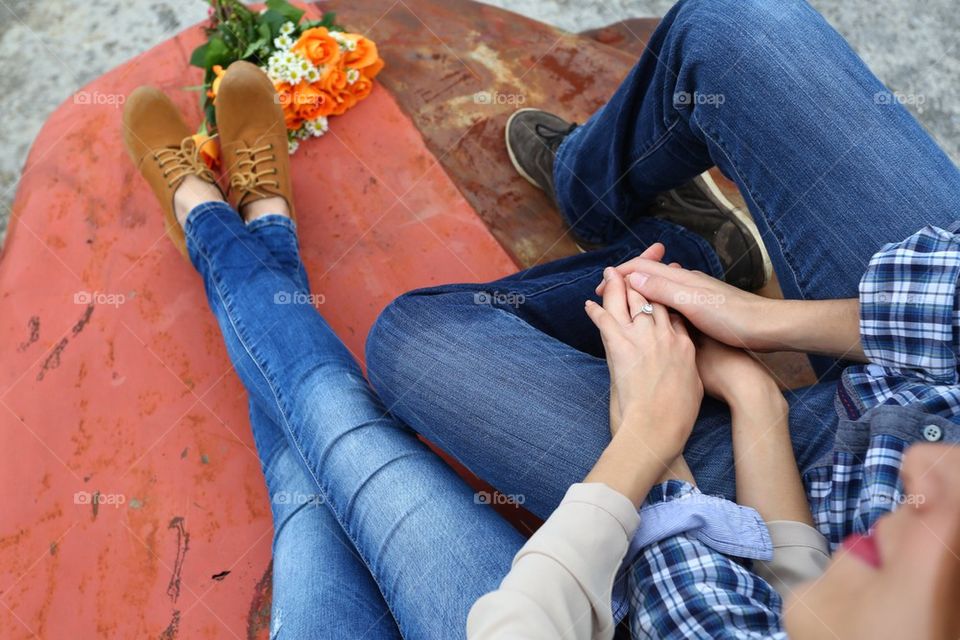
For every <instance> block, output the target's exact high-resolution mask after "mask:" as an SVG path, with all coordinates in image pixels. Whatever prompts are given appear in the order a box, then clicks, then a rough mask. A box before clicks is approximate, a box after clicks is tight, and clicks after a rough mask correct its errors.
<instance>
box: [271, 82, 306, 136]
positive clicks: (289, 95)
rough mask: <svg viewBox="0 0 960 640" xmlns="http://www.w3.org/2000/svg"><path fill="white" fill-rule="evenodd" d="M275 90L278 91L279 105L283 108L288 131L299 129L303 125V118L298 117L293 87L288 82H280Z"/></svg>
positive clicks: (275, 86)
mask: <svg viewBox="0 0 960 640" xmlns="http://www.w3.org/2000/svg"><path fill="white" fill-rule="evenodd" d="M274 88H275V89H276V90H277V103H278V104H279V105H280V106H281V107H282V108H283V119H284V122H285V123H286V125H287V129H289V130H291V131H293V130H296V129H299V128H300V125H302V124H303V118H301V117H300V116H298V115H297V105H296V103H295V99H296V96H295V95H294V93H295V92H294V88H293V86H292V85H291V84H290V83H288V82H278V83H277V84H275V85H274Z"/></svg>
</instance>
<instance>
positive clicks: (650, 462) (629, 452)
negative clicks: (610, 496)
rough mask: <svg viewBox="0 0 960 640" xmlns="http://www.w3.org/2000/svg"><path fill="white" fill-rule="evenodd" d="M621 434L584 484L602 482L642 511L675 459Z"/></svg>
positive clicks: (605, 451) (615, 437)
mask: <svg viewBox="0 0 960 640" xmlns="http://www.w3.org/2000/svg"><path fill="white" fill-rule="evenodd" d="M620 433H621V432H619V431H618V432H617V435H616V436H614V439H613V440H612V441H611V442H610V444H609V445H607V448H606V449H604V450H603V453H602V454H600V458H599V459H598V460H597V463H596V464H595V465H594V466H593V469H591V470H590V473H589V474H587V477H586V478H585V479H584V482H602V483H603V484H605V485H607V486H608V487H610V488H611V489H613V490H615V491H617V492H618V493H620V494H622V495H624V496H626V498H627V499H628V500H630V501H631V502H632V503H633V504H634V506H636V507H639V506H640V504H641V503H643V500H644V499H645V498H646V497H647V494H648V493H650V489H651V487H653V485H654V484H655V483H656V481H657V479H658V478H659V477H660V476H661V475H663V472H664V470H665V469H667V468H669V466H670V464H672V462H673V461H674V460H675V459H676V457H675V456H674V457H673V458H671V459H665V458H664V457H663V456H662V454H661V453H659V452H657V451H656V450H655V449H652V448H650V447H647V446H644V444H643V443H637V442H636V440H634V439H632V438H625V437H621V436H620Z"/></svg>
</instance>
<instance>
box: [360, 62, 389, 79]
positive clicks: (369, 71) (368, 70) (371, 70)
mask: <svg viewBox="0 0 960 640" xmlns="http://www.w3.org/2000/svg"><path fill="white" fill-rule="evenodd" d="M383 65H384V62H383V58H377V59H376V61H375V62H374V63H373V64H371V65H370V66H369V67H364V68H363V69H361V70H360V73H362V74H363V75H364V76H366V77H367V78H370V79H371V80H373V79H374V78H376V77H377V74H378V73H380V70H381V69H383Z"/></svg>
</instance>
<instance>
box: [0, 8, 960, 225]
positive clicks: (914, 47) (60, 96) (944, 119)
mask: <svg viewBox="0 0 960 640" xmlns="http://www.w3.org/2000/svg"><path fill="white" fill-rule="evenodd" d="M391 4H393V0H384V8H385V10H386V9H387V8H389V7H390V6H391ZM490 4H495V5H498V6H502V7H504V8H507V9H510V10H512V11H516V12H518V13H522V14H525V15H528V16H531V17H533V18H536V19H538V20H541V21H543V22H548V23H552V24H555V25H556V26H559V27H561V28H564V29H567V30H570V31H580V30H583V29H588V28H593V27H598V26H602V25H605V24H609V23H611V22H616V21H618V20H621V19H624V18H631V17H642V16H658V15H663V13H664V12H665V11H666V10H667V9H668V8H669V7H670V6H671V4H672V2H671V1H670V0H613V1H604V0H509V1H507V0H491V1H490ZM812 4H813V5H814V6H815V7H816V8H817V9H818V10H819V11H821V12H822V13H823V14H824V15H825V16H826V17H827V19H828V20H829V21H830V22H831V23H832V24H833V25H834V26H835V27H836V28H837V29H838V30H839V31H840V32H841V33H842V34H843V35H844V36H845V37H846V38H847V39H848V40H849V41H850V42H851V44H852V45H853V47H854V48H855V49H856V50H857V51H858V52H859V53H860V55H861V56H863V58H864V59H865V60H866V61H867V63H868V64H869V65H870V67H871V68H872V69H873V70H874V71H875V72H876V73H877V75H878V76H879V77H880V78H881V79H882V80H883V81H884V82H886V83H887V85H888V86H889V87H890V88H891V89H893V90H894V91H898V92H901V93H902V94H904V95H905V96H908V97H911V96H912V97H913V99H912V100H910V102H912V104H908V107H909V108H910V109H911V110H912V111H913V112H914V113H915V114H916V115H917V116H918V118H919V119H920V121H921V122H922V123H923V124H924V126H926V127H927V129H928V130H929V131H930V132H931V134H932V135H933V136H934V137H935V138H936V139H937V141H938V142H939V143H940V145H941V146H942V147H943V148H944V149H945V150H946V151H947V152H948V153H949V154H950V155H951V157H952V158H953V160H954V162H960V95H958V93H960V91H958V83H957V78H960V46H958V44H957V33H960V12H958V11H957V5H956V0H925V1H924V2H915V1H914V0H812ZM206 6H207V5H206V3H205V2H203V1H202V0H177V1H172V0H167V1H165V0H98V1H97V2H89V1H85V0H0V69H2V70H3V71H2V72H0V114H3V117H4V121H3V126H2V127H0V151H2V153H0V240H2V238H3V236H4V235H5V231H6V224H7V218H8V216H9V206H10V203H11V202H12V200H13V194H14V192H15V189H16V184H17V179H18V177H19V175H20V171H21V169H22V167H23V162H24V160H25V159H26V156H27V152H28V151H29V149H30V145H31V143H32V142H33V139H34V137H36V135H37V132H38V131H39V130H40V127H41V126H42V125H43V122H44V120H46V118H47V116H48V115H49V114H50V113H51V112H52V111H53V110H54V109H55V108H56V107H57V105H59V104H60V103H61V102H63V101H64V100H66V99H67V98H69V97H70V96H71V95H72V94H73V93H74V92H75V91H76V90H77V89H79V88H80V87H81V86H83V85H84V84H86V83H87V82H89V81H90V80H92V79H93V78H95V77H97V76H99V75H101V74H103V73H104V72H106V71H108V70H110V69H111V68H113V67H115V66H117V65H118V64H121V63H122V62H124V61H125V60H128V59H129V58H131V57H133V56H134V55H136V54H138V53H140V52H141V51H145V50H146V49H148V48H150V47H152V46H153V45H155V44H157V43H159V42H162V41H163V40H165V39H167V38H169V37H170V36H171V35H173V34H175V33H176V32H177V31H179V30H181V29H183V28H185V27H187V26H189V25H191V24H193V23H196V22H199V21H200V20H203V19H204V18H205V16H206Z"/></svg>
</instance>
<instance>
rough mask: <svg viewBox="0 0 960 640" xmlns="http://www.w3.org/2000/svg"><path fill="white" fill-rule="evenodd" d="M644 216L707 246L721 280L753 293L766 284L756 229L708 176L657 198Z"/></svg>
mask: <svg viewBox="0 0 960 640" xmlns="http://www.w3.org/2000/svg"><path fill="white" fill-rule="evenodd" d="M647 215H649V216H652V217H655V218H662V219H664V220H668V221H670V222H673V223H674V224H678V225H680V226H681V227H685V228H686V229H689V230H690V231H692V232H694V233H696V234H697V235H699V236H700V237H702V238H704V239H705V240H706V241H707V242H709V243H710V246H712V247H713V249H714V251H716V252H717V256H718V257H719V258H720V264H721V265H722V266H723V271H724V280H725V281H726V282H728V283H730V284H732V285H733V286H735V287H738V288H740V289H746V290H747V291H753V290H755V289H759V288H760V287H762V286H763V285H765V284H766V283H767V282H768V281H769V280H770V276H771V274H772V273H773V266H772V264H771V263H770V256H769V255H768V254H767V250H766V248H765V247H764V246H763V241H762V240H761V239H760V232H759V230H758V229H757V225H756V224H754V222H753V219H752V218H751V217H750V215H749V214H748V213H747V212H746V211H744V210H743V209H740V208H739V207H736V206H734V204H733V203H732V202H730V201H729V200H728V199H727V198H726V196H724V195H723V192H722V191H720V187H718V186H717V183H716V182H714V181H713V178H711V177H710V174H709V173H707V172H704V173H702V174H700V175H699V176H697V177H696V178H694V179H693V180H691V181H690V182H688V183H686V184H685V185H683V186H682V187H677V188H676V189H673V190H672V191H667V192H665V193H661V194H660V195H658V196H657V199H656V200H655V201H654V203H653V205H651V207H650V209H649V211H648V212H647Z"/></svg>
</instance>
